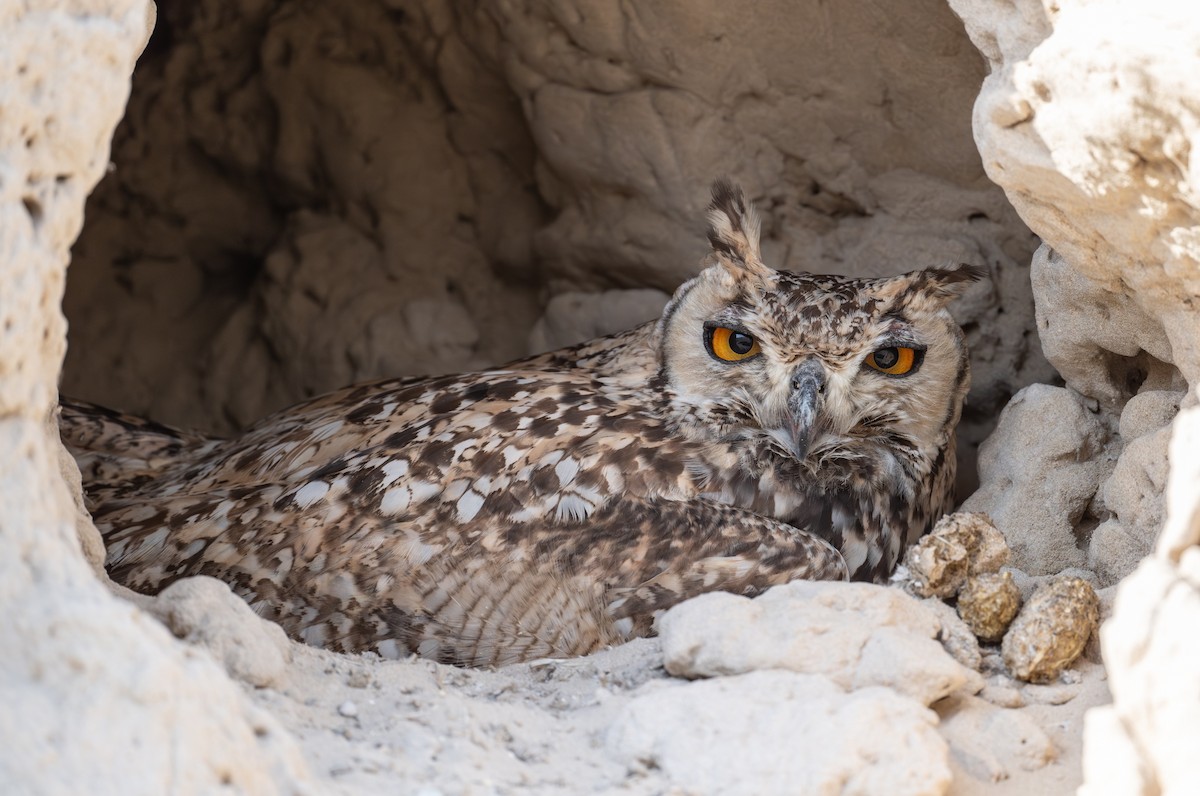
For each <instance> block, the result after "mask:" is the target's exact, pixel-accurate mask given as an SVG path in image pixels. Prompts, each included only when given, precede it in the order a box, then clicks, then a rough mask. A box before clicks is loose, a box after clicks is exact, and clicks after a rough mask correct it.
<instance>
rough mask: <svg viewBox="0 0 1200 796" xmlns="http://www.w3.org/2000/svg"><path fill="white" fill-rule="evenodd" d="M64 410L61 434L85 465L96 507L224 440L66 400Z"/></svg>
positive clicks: (89, 492) (85, 477)
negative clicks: (102, 501) (98, 503)
mask: <svg viewBox="0 0 1200 796" xmlns="http://www.w3.org/2000/svg"><path fill="white" fill-rule="evenodd" d="M59 406H60V409H59V417H58V428H59V433H60V434H61V435H62V441H63V444H64V445H65V446H66V447H67V449H68V450H69V451H70V452H71V454H72V455H73V456H74V457H75V461H76V462H77V463H78V464H79V469H80V472H81V473H82V474H83V482H84V483H85V484H87V496H88V500H89V503H90V504H93V505H94V504H95V503H96V502H98V501H100V500H103V499H105V498H106V497H108V496H110V495H111V494H119V493H120V492H123V491H126V490H129V489H130V488H132V487H133V486H135V485H137V484H139V483H142V482H144V481H146V480H148V479H151V478H154V477H155V476H157V475H158V474H159V473H160V472H161V471H162V470H163V469H164V468H166V467H168V466H170V465H171V464H172V463H173V462H176V461H178V460H180V459H184V458H188V457H194V456H198V455H200V454H201V453H202V452H203V451H204V450H205V449H207V448H210V447H212V446H214V445H216V444H217V443H218V442H219V440H216V439H215V438H211V437H206V436H204V435H202V434H198V433H195V432H191V431H184V430H182V429H177V428H173V427H171V426H167V425H163V424H161V423H155V422H153V421H151V420H144V419H142V418H140V417H134V416H133V415H127V414H123V413H121V412H115V411H113V410H111V409H106V408H105V407H103V406H97V405H95V404H90V403H87V402H86V401H79V400H75V399H72V398H67V397H65V396H63V397H60V399H59Z"/></svg>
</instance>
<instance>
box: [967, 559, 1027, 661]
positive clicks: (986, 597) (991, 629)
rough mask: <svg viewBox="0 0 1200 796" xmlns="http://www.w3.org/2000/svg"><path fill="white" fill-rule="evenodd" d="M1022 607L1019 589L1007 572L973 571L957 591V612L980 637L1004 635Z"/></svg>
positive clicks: (993, 638)
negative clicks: (980, 572)
mask: <svg viewBox="0 0 1200 796" xmlns="http://www.w3.org/2000/svg"><path fill="white" fill-rule="evenodd" d="M1020 608H1021V590H1020V589H1018V588H1017V584H1015V583H1013V579H1012V575H1011V574H1010V573H1008V572H1002V573H1000V574H992V573H987V574H983V575H972V576H971V577H968V578H967V582H966V583H965V584H963V587H962V589H960V590H959V592H958V615H959V616H961V617H962V619H963V621H964V622H966V623H967V627H969V628H971V632H972V633H974V634H975V635H976V636H978V637H979V640H980V641H986V642H988V643H992V644H994V643H995V642H997V641H999V640H1000V639H1001V638H1003V637H1004V631H1005V630H1008V626H1009V624H1011V623H1012V620H1013V617H1015V616H1016V615H1017V611H1018V610H1020Z"/></svg>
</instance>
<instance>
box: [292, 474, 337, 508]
mask: <svg viewBox="0 0 1200 796" xmlns="http://www.w3.org/2000/svg"><path fill="white" fill-rule="evenodd" d="M327 494H329V484H327V483H325V482H324V481H310V482H309V483H307V484H305V485H304V486H302V487H300V488H299V489H297V490H296V496H295V498H294V499H295V501H296V505H297V506H299V507H300V508H302V509H306V508H308V507H309V506H311V505H312V504H314V503H316V502H317V501H318V500H320V499H321V498H323V497H325V496H326V495H327Z"/></svg>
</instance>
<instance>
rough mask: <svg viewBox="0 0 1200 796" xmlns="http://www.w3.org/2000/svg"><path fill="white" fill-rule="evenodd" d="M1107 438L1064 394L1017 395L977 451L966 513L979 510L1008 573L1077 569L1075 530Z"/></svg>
mask: <svg viewBox="0 0 1200 796" xmlns="http://www.w3.org/2000/svg"><path fill="white" fill-rule="evenodd" d="M1106 439H1107V432H1106V431H1105V430H1104V427H1103V425H1102V424H1101V423H1100V421H1099V420H1098V419H1097V418H1096V416H1095V415H1094V414H1093V413H1092V412H1091V411H1089V410H1088V409H1087V407H1086V406H1084V405H1083V403H1082V402H1081V400H1080V399H1079V397H1078V396H1076V395H1074V394H1073V393H1072V392H1071V391H1070V390H1066V389H1062V388H1059V387H1051V386H1048V385H1045V384H1035V385H1032V386H1030V387H1027V388H1025V389H1024V390H1022V391H1021V392H1019V393H1017V395H1015V396H1014V397H1013V399H1012V400H1011V401H1010V402H1009V404H1008V406H1006V407H1005V408H1004V411H1003V412H1002V413H1001V415H1000V423H999V424H998V425H997V426H996V430H995V431H994V432H993V433H992V436H990V437H989V438H988V439H987V441H986V442H984V444H983V446H982V447H981V448H980V451H979V478H980V487H979V491H978V492H976V493H975V494H973V495H971V497H969V498H968V499H967V500H966V502H964V503H963V509H964V510H965V511H986V512H987V513H988V514H989V515H990V516H991V518H992V519H993V520H994V521H995V523H996V526H997V527H998V528H999V529H1000V530H1001V531H1003V533H1004V537H1005V538H1006V539H1007V540H1008V545H1009V547H1010V548H1011V549H1012V557H1013V560H1012V563H1013V566H1015V567H1017V568H1019V569H1022V570H1024V571H1026V572H1029V573H1030V574H1035V575H1036V574H1051V573H1054V572H1058V571H1060V570H1062V569H1063V568H1065V567H1069V566H1078V565H1081V564H1083V563H1084V553H1083V551H1082V550H1080V549H1079V548H1078V547H1077V546H1076V542H1075V529H1074V526H1075V524H1076V523H1077V522H1078V521H1079V520H1080V518H1081V517H1082V516H1083V514H1084V512H1085V511H1086V510H1087V508H1088V504H1089V503H1090V502H1091V500H1092V498H1093V496H1094V495H1095V494H1096V489H1097V486H1098V484H1099V481H1100V478H1101V477H1102V475H1103V474H1104V473H1105V470H1106V467H1107V466H1108V465H1107V462H1106V460H1105V459H1104V458H1103V456H1102V454H1103V450H1104V448H1103V446H1104V442H1105V441H1106Z"/></svg>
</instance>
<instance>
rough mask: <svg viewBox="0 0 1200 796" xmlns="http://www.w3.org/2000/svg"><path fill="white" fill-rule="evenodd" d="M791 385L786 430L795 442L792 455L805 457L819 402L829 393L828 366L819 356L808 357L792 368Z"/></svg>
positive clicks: (800, 458)
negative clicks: (826, 392) (822, 362)
mask: <svg viewBox="0 0 1200 796" xmlns="http://www.w3.org/2000/svg"><path fill="white" fill-rule="evenodd" d="M791 387H792V391H791V393H789V394H788V402H787V408H788V412H787V419H786V421H785V423H786V425H787V428H786V429H785V431H786V432H787V436H788V440H789V442H790V443H791V448H792V455H793V456H795V457H796V458H797V459H798V460H800V461H804V457H805V456H807V455H808V446H809V444H811V442H812V432H813V426H815V425H816V422H817V409H818V405H819V404H820V402H821V398H822V397H823V396H824V394H825V367H824V366H823V365H822V364H821V363H820V362H819V361H818V360H817V359H816V358H813V357H810V358H808V359H806V360H804V361H803V362H802V363H800V365H799V366H798V367H797V368H796V370H795V371H793V372H792V381H791Z"/></svg>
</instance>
